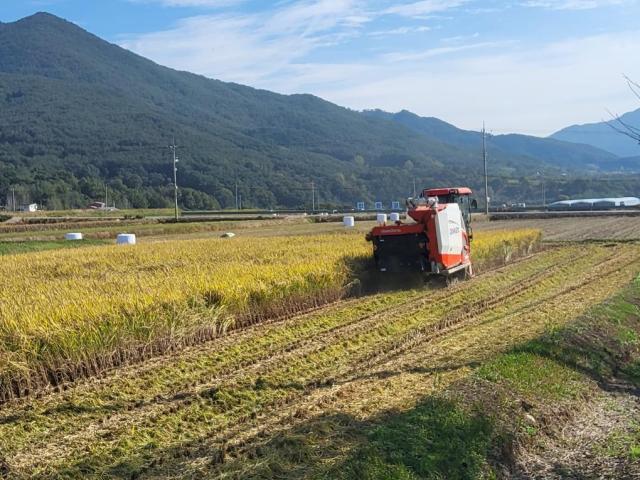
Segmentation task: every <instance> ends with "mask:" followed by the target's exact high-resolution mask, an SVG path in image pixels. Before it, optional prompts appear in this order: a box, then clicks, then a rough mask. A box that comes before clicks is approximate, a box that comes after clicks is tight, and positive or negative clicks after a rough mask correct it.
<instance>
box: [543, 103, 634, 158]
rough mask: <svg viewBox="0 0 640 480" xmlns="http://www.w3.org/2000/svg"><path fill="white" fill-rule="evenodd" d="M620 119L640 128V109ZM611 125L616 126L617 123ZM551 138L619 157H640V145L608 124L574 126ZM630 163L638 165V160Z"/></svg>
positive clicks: (613, 122)
mask: <svg viewBox="0 0 640 480" xmlns="http://www.w3.org/2000/svg"><path fill="white" fill-rule="evenodd" d="M620 119H621V120H622V121H623V122H625V123H626V124H628V125H633V126H635V127H637V128H640V109H638V110H635V111H633V112H629V113H625V114H624V115H622V116H621V117H620ZM611 123H612V124H614V125H615V121H612V122H611ZM551 138H555V139H557V140H563V141H566V142H575V143H584V144H587V145H592V146H594V147H597V148H600V149H602V150H606V151H608V152H611V153H613V154H615V155H618V156H619V157H638V156H639V155H640V145H638V143H637V142H635V141H634V140H633V139H631V138H629V137H627V136H625V135H622V134H620V133H618V132H616V131H615V130H614V129H613V128H611V126H609V125H607V122H599V123H587V124H584V125H573V126H571V127H567V128H564V129H562V130H560V131H559V132H556V133H554V134H553V135H551ZM628 162H630V165H637V163H636V162H637V158H636V159H633V158H631V159H629V160H628Z"/></svg>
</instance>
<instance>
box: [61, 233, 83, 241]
mask: <svg viewBox="0 0 640 480" xmlns="http://www.w3.org/2000/svg"><path fill="white" fill-rule="evenodd" d="M64 239H65V240H82V234H81V233H79V232H76V233H65V234H64Z"/></svg>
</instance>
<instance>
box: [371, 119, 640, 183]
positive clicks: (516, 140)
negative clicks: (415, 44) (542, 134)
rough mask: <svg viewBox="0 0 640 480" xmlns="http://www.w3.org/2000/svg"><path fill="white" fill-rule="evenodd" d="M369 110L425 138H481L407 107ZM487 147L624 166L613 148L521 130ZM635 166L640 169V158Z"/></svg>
mask: <svg viewBox="0 0 640 480" xmlns="http://www.w3.org/2000/svg"><path fill="white" fill-rule="evenodd" d="M366 113H367V114H369V115H371V116H373V117H376V118H384V119H388V120H393V121H395V122H397V123H400V124H402V125H405V126H406V127H408V128H410V129H412V130H413V131H415V132H417V133H420V134H421V135H424V136H425V137H426V138H430V139H438V140H439V141H442V142H444V143H448V144H451V145H456V146H459V147H465V148H470V149H473V148H475V149H476V150H477V149H478V148H479V147H480V145H481V142H482V135H481V133H480V132H474V131H470V130H461V129H459V128H457V127H455V126H453V125H451V124H449V123H446V122H443V121H442V120H439V119H437V118H433V117H420V116H418V115H416V114H414V113H411V112H408V111H406V110H403V111H401V112H399V113H388V112H383V111H381V110H372V111H367V112H366ZM487 149H488V151H489V152H490V155H491V158H492V160H494V161H497V162H499V163H500V162H503V161H505V159H508V158H514V156H517V157H519V158H521V159H522V158H528V159H536V160H538V161H540V162H543V164H552V165H553V166H555V167H557V168H560V169H563V170H593V171H615V170H619V169H620V168H622V165H621V164H620V162H618V157H617V156H616V155H614V154H612V153H610V152H607V151H604V150H601V149H599V148H595V147H592V146H590V145H583V144H573V143H568V142H564V141H561V140H557V139H554V138H539V137H533V136H529V135H518V134H509V135H490V136H487ZM632 163H633V162H632ZM627 167H628V164H627ZM636 167H637V168H638V170H640V162H638V163H637V164H636Z"/></svg>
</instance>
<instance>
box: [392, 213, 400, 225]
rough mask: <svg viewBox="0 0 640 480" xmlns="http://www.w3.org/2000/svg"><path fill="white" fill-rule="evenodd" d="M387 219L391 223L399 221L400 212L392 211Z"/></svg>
mask: <svg viewBox="0 0 640 480" xmlns="http://www.w3.org/2000/svg"><path fill="white" fill-rule="evenodd" d="M389 220H391V221H392V222H393V223H395V222H399V221H400V214H399V213H398V212H393V213H392V214H391V215H389Z"/></svg>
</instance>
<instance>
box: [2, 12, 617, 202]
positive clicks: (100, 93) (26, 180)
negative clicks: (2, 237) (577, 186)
mask: <svg viewBox="0 0 640 480" xmlns="http://www.w3.org/2000/svg"><path fill="white" fill-rule="evenodd" d="M0 106H1V108H0V169H1V171H2V172H3V174H2V176H0V199H2V198H5V196H6V195H7V194H8V193H9V191H10V190H11V189H15V192H16V196H17V201H18V202H27V201H35V202H38V203H41V204H44V205H46V206H47V207H49V208H67V207H77V206H83V205H86V203H87V202H88V201H89V200H90V199H100V198H102V197H103V195H104V188H105V183H107V184H108V186H109V189H110V198H112V199H114V200H115V201H116V202H117V205H118V206H120V207H126V206H132V207H147V206H151V207H160V206H166V205H170V204H171V199H172V192H173V189H172V187H171V182H172V170H171V168H172V166H171V161H170V151H169V149H168V148H167V145H168V144H169V143H170V141H171V138H172V137H175V138H176V140H177V142H178V143H179V145H181V146H183V148H181V151H180V157H181V161H180V163H179V172H178V183H179V184H180V187H181V189H180V192H181V198H180V204H181V205H182V206H184V207H186V208H212V207H214V208H215V207H231V206H233V205H234V204H235V191H234V190H235V185H236V182H237V184H238V189H239V193H240V195H242V199H243V205H245V206H255V207H274V206H302V205H310V204H311V181H313V182H314V183H315V185H316V187H317V189H318V192H319V195H320V199H321V201H322V202H323V203H328V202H330V203H343V202H344V203H351V204H353V202H355V201H357V200H365V201H369V202H370V201H373V200H384V201H385V202H388V201H390V200H391V199H399V198H402V197H403V196H405V195H406V194H408V193H409V192H410V190H411V184H412V180H413V178H416V177H417V178H419V179H421V180H420V181H421V182H428V183H429V184H442V183H446V184H449V183H469V184H470V185H471V186H472V187H479V186H480V184H481V182H480V181H479V179H480V171H481V161H480V154H479V143H478V139H477V134H473V133H471V132H464V131H458V132H456V135H458V137H459V138H457V139H456V140H455V141H453V140H451V139H449V138H448V137H447V135H446V134H445V133H446V132H444V131H439V132H436V133H434V134H432V135H425V134H424V132H420V131H417V130H416V128H413V127H412V126H411V125H407V124H405V123H402V122H398V121H395V119H390V118H385V117H384V116H374V115H367V114H365V115H363V114H361V113H359V112H355V111H352V110H349V109H346V108H342V107H339V106H337V105H334V104H331V103H329V102H326V101H324V100H322V99H320V98H317V97H314V96H311V95H291V96H286V95H278V94H275V93H271V92H267V91H263V90H256V89H253V88H249V87H245V86H242V85H237V84H232V83H225V82H221V81H217V80H211V79H207V78H205V77H202V76H198V75H193V74H190V73H186V72H178V71H175V70H172V69H169V68H166V67H162V66H159V65H157V64H155V63H153V62H151V61H150V60H147V59H145V58H142V57H140V56H138V55H135V54H133V53H131V52H129V51H126V50H124V49H122V48H120V47H118V46H116V45H112V44H109V43H108V42H105V41H103V40H101V39H99V38H98V37H96V36H94V35H91V34H90V33H87V32H86V31H84V30H82V29H81V28H79V27H77V26H75V25H73V24H71V23H69V22H67V21H65V20H62V19H60V18H58V17H55V16H53V15H49V14H46V13H40V14H36V15H34V16H31V17H28V18H25V19H23V20H20V21H18V22H14V23H10V24H0ZM442 123H443V124H444V122H442ZM447 125H448V124H444V126H447ZM449 127H451V128H455V127H452V126H449ZM447 128H448V127H447ZM456 130H457V129H456ZM470 135H473V137H471V136H470ZM529 138H530V137H529ZM537 140H538V141H540V142H543V143H544V144H545V145H549V144H551V142H550V141H548V140H540V139H537ZM492 141H493V140H492ZM531 141H533V140H530V142H531ZM512 143H513V142H512ZM515 143H516V144H517V143H518V142H515ZM554 145H556V147H557V145H564V147H563V148H565V147H566V145H569V144H562V143H561V142H554ZM554 148H555V147H554ZM576 148H577V149H578V150H580V149H581V151H578V152H577V153H576V150H575V149H576ZM555 151H557V148H556V150H554V152H555ZM565 152H566V155H564V156H562V159H561V158H560V156H558V155H556V156H555V157H554V156H553V155H551V154H549V153H548V152H546V153H544V154H541V155H537V154H535V152H533V151H532V149H530V148H524V147H522V146H518V145H508V146H506V147H505V148H504V149H499V148H495V149H494V152H493V153H492V162H493V164H492V172H493V174H495V175H503V176H505V175H506V176H513V175H530V174H535V172H536V171H538V170H541V169H546V170H547V171H550V172H554V171H557V169H556V166H554V165H553V163H554V162H556V163H558V164H560V160H562V161H564V162H565V163H566V159H565V157H567V158H570V160H571V161H570V162H569V164H568V165H567V166H571V164H572V165H575V166H577V165H580V166H583V165H584V164H585V163H586V164H589V165H591V166H593V168H599V166H598V162H599V161H604V162H606V161H607V157H606V154H603V153H602V152H598V151H597V150H595V149H586V148H584V147H574V150H571V148H569V150H565ZM545 155H548V158H546V157H545ZM572 155H574V157H572ZM560 166H561V167H562V168H564V164H562V165H560ZM500 192H501V190H499V189H496V193H495V194H494V197H495V198H497V199H499V198H500V195H501V193H500ZM519 194H521V195H525V196H526V195H527V193H526V192H524V191H521V190H519ZM505 195H507V193H505ZM508 196H509V198H511V196H512V194H511V193H508ZM2 203H3V202H2V201H1V200H0V204H2Z"/></svg>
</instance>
